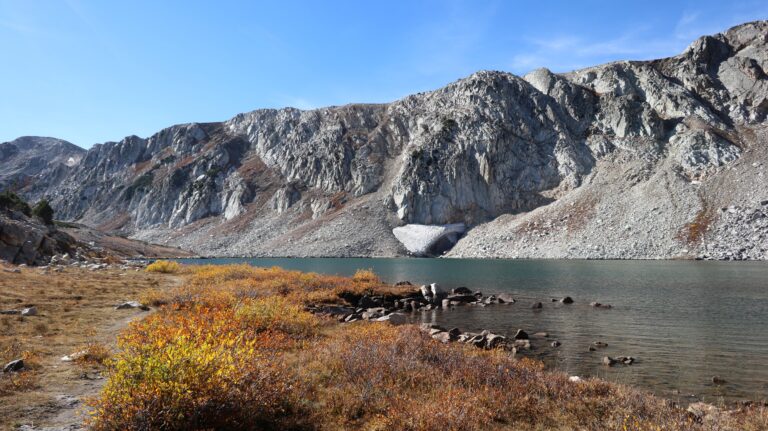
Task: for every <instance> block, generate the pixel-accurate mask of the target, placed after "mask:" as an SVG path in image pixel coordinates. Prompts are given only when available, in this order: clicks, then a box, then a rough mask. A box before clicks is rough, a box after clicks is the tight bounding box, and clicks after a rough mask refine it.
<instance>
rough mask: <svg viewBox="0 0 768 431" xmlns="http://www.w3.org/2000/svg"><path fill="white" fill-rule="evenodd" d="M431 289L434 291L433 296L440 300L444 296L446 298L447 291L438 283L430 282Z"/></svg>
mask: <svg viewBox="0 0 768 431" xmlns="http://www.w3.org/2000/svg"><path fill="white" fill-rule="evenodd" d="M429 290H430V292H431V293H432V297H433V298H435V300H440V299H442V298H445V296H446V295H445V291H444V290H443V289H442V288H441V287H440V285H439V284H437V283H432V284H430V285H429Z"/></svg>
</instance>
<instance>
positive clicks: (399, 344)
mask: <svg viewBox="0 0 768 431" xmlns="http://www.w3.org/2000/svg"><path fill="white" fill-rule="evenodd" d="M2 275H3V278H2V283H1V284H0V287H1V288H2V292H3V295H2V296H0V297H2V298H3V299H2V303H1V304H0V309H6V308H9V307H10V308H12V307H18V306H19V305H18V304H21V305H25V306H26V305H36V306H37V307H38V309H39V311H40V313H39V316H41V318H42V317H44V318H45V319H47V320H46V321H45V322H42V323H45V324H47V325H48V331H50V334H49V333H48V332H44V333H42V334H38V333H36V332H35V331H41V330H42V329H41V328H42V327H41V326H38V325H36V323H40V322H34V321H33V319H34V318H33V317H29V318H25V320H23V321H22V320H19V321H18V322H19V323H17V321H16V320H14V319H16V318H15V317H14V318H12V319H8V324H5V326H4V329H3V331H4V332H3V333H2V338H0V341H2V342H3V343H4V344H3V346H2V347H3V352H4V355H3V357H2V359H3V360H5V361H6V362H7V361H10V360H12V359H15V357H11V356H13V355H12V354H11V352H13V353H14V354H16V353H18V354H22V353H23V352H25V351H29V352H35V353H36V355H37V356H38V357H40V358H41V359H38V360H37V361H36V362H35V361H30V362H29V363H30V364H33V366H31V367H30V368H31V369H30V370H28V371H26V372H25V373H29V377H30V378H35V379H37V381H38V382H44V384H42V383H37V384H30V385H28V386H23V387H18V388H17V389H18V390H17V391H15V392H9V393H8V394H3V395H2V396H0V408H1V409H2V413H6V414H7V415H9V416H6V417H10V418H15V419H13V422H12V424H15V425H24V424H30V423H34V424H35V426H41V425H43V426H46V425H47V424H51V425H54V426H61V425H63V424H62V422H61V418H62V409H61V408H59V407H56V403H59V404H60V403H61V402H62V401H61V398H59V399H57V398H56V397H57V396H59V395H67V393H66V392H67V391H73V389H72V388H73V387H74V386H77V385H74V386H73V385H71V384H69V383H65V382H66V381H67V378H69V379H74V380H76V379H77V378H80V377H82V376H86V378H87V379H88V380H85V378H83V380H84V381H87V382H89V385H88V388H89V389H88V390H87V391H85V392H80V393H74V394H70V395H72V396H75V397H78V398H86V397H88V396H96V395H97V394H98V391H99V389H101V388H102V385H103V384H106V386H105V387H104V388H103V390H102V392H101V395H100V398H98V399H96V400H94V401H93V402H92V404H91V406H92V408H94V409H95V410H94V411H96V412H98V413H97V415H96V416H95V418H94V422H93V423H92V426H93V427H94V428H96V429H114V428H123V429H131V428H141V427H142V426H150V427H153V426H158V425H164V426H168V427H172V428H179V427H181V428H183V427H188V426H206V425H207V426H213V427H230V428H235V429H237V428H238V424H239V425H240V427H243V424H244V423H246V421H251V422H250V423H261V424H264V426H265V427H266V426H267V425H269V426H273V427H278V428H280V427H294V428H306V429H312V428H320V429H360V428H365V429H380V428H386V429H425V430H426V429H488V428H492V429H505V428H512V429H597V428H609V429H620V428H622V427H627V429H649V428H652V427H655V426H661V427H664V428H665V429H711V428H714V427H719V428H718V429H747V430H749V429H755V430H756V429H763V428H764V427H766V425H768V412H766V409H765V408H764V407H758V406H757V405H751V406H742V407H739V408H734V407H728V408H723V409H718V408H713V409H711V410H709V407H706V406H695V408H694V410H695V411H694V412H693V413H691V412H687V411H686V409H687V408H688V406H686V405H676V404H675V403H672V402H669V401H667V400H664V399H661V398H657V397H654V396H652V395H649V394H647V393H645V392H642V391H638V390H634V389H632V388H629V387H626V386H622V385H616V384H612V383H607V382H604V381H601V380H599V379H579V380H578V381H573V380H574V379H569V376H568V375H566V374H563V373H560V372H552V371H547V370H544V369H543V366H542V365H541V364H540V363H538V362H537V361H532V360H528V359H515V358H513V357H511V356H510V354H509V351H505V350H502V349H490V350H485V349H477V348H475V347H471V346H467V345H461V344H457V343H450V344H444V343H440V342H439V341H436V340H433V339H432V338H430V337H429V336H428V335H426V334H424V333H423V332H421V331H419V329H418V328H417V327H415V326H413V325H402V326H393V325H391V324H389V323H386V322H368V321H360V322H353V323H344V324H341V323H339V322H338V321H337V319H332V318H328V317H323V316H319V315H317V314H312V313H309V312H307V311H306V310H307V306H308V305H311V304H314V305H316V304H325V305H327V306H338V307H349V306H354V305H357V301H359V299H360V298H361V297H362V296H363V295H367V296H369V297H371V296H387V295H389V296H390V297H393V296H397V295H401V296H402V295H406V294H408V293H409V292H412V291H413V287H408V286H392V285H387V284H384V283H382V282H381V281H379V279H378V277H376V275H375V274H372V273H369V272H361V273H360V274H357V275H355V276H354V277H338V276H323V275H318V274H307V273H301V272H297V271H283V270H277V269H270V270H265V269H256V268H252V267H248V266H245V265H235V266H202V267H185V268H183V269H181V271H180V273H177V274H158V273H146V272H144V271H140V272H137V271H124V270H121V269H108V270H103V271H87V270H82V269H71V270H70V269H67V270H65V272H63V273H49V274H40V270H36V269H31V268H26V269H23V270H22V271H21V273H19V274H15V273H6V272H4V273H2ZM77 297H80V298H81V299H79V300H78V299H75V298H77ZM129 300H141V301H142V302H144V303H145V304H146V305H150V306H151V308H152V311H151V312H149V313H147V312H143V311H139V310H137V309H127V310H115V309H114V306H115V305H117V303H119V302H120V301H129ZM19 301H20V302H19ZM70 303H71V304H70ZM64 304H68V305H64ZM58 307H62V308H61V309H59V308H58ZM63 307H67V308H68V310H67V311H64V310H65V308H63ZM59 317H61V320H57V319H59ZM65 317H66V320H65V319H64V318H65ZM136 317H141V318H142V319H141V320H137V321H136V323H134V324H131V325H130V326H128V329H124V328H125V327H126V325H127V324H128V322H129V321H130V320H132V319H134V318H136ZM84 327H87V328H88V330H84V329H83V328H84ZM51 328H52V329H51ZM121 331H122V339H121V344H120V346H119V349H118V348H116V345H115V336H116V334H117V333H118V332H121ZM214 334H215V336H213V335H214ZM179 340H184V343H181V342H180V341H179ZM93 342H98V343H100V344H102V345H103V346H104V347H105V349H106V350H107V351H108V354H109V355H112V357H113V359H114V362H112V365H110V366H109V367H108V368H105V367H104V366H103V365H100V364H99V361H94V362H88V361H80V362H79V363H81V364H83V365H77V364H69V363H62V362H61V361H60V356H61V355H69V354H71V353H77V352H78V351H79V350H78V349H80V348H81V347H82V346H84V345H87V344H89V343H93ZM14 349H15V350H14ZM171 352H174V353H175V354H176V355H177V356H173V355H170V353H171ZM9 355H10V356H9ZM158 358H163V360H158V361H155V360H157V359H158ZM174 358H175V359H174ZM185 358H187V359H188V358H196V361H193V362H194V363H192V364H190V363H189V362H188V360H187V359H185ZM101 362H103V361H101ZM4 363H5V362H4ZM133 367H139V368H140V369H142V370H147V369H153V368H152V367H156V369H157V370H165V371H164V373H165V374H163V376H164V380H163V381H168V379H167V377H168V374H167V372H169V370H170V372H172V373H171V377H172V378H171V379H170V382H171V383H174V384H176V385H181V386H182V387H186V388H188V389H189V388H194V390H193V391H192V392H191V395H190V394H189V393H186V392H184V393H177V392H174V390H172V389H170V388H169V387H168V386H163V385H160V384H159V383H160V381H159V380H153V375H152V373H144V374H142V375H143V377H142V378H137V377H136V376H137V374H135V373H132V372H131V370H132V369H135V368H133ZM83 369H85V371H82V370H83ZM57 374H61V376H63V377H59V380H56V379H52V378H51V376H54V375H57ZM89 376H90V377H89ZM104 376H106V377H107V378H106V379H103V378H101V377H104ZM3 378H5V379H7V378H8V376H3ZM217 379H218V380H217ZM81 386H82V385H81ZM256 389H258V390H256ZM57 391H58V392H62V393H61V394H58V393H54V392H57ZM264 394H269V396H265V395H264ZM118 399H119V400H120V402H118V403H116V402H115V401H116V400H118ZM158 402H159V403H160V404H161V405H164V406H169V405H172V406H175V413H184V414H181V415H175V416H173V417H166V416H163V413H162V412H152V411H151V406H154V405H157V403H158ZM246 402H248V403H250V404H249V405H248V406H253V405H258V406H259V407H260V408H259V409H253V408H245V407H246V406H245V405H244V404H245V403H246ZM211 403H213V405H216V403H220V405H221V406H224V405H226V406H228V407H227V409H225V411H224V413H221V410H216V409H210V408H209V407H211ZM22 405H23V406H24V407H25V408H24V409H21V408H19V407H21V406H22ZM30 405H31V406H34V405H38V406H40V407H38V408H35V407H32V408H26V407H29V406H30ZM115 406H122V407H121V408H119V409H118V408H116V407H115ZM134 408H135V409H134ZM46 409H47V410H46ZM696 409H699V410H696ZM70 410H72V411H74V410H77V409H70ZM137 412H141V414H138V413H137ZM216 412H219V413H216ZM148 413H153V414H149V415H148ZM254 414H255V415H257V416H253V415H254ZM222 415H223V416H222ZM69 418H70V419H72V420H74V419H76V415H75V414H74V413H72V415H71V416H70V417H69ZM147 420H149V421H158V422H150V423H148V422H146V421H147ZM142 421H145V422H142ZM162 421H165V422H162ZM253 421H256V422H253ZM9 429H10V428H9ZM30 429H34V428H30Z"/></svg>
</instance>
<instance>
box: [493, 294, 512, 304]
mask: <svg viewBox="0 0 768 431" xmlns="http://www.w3.org/2000/svg"><path fill="white" fill-rule="evenodd" d="M496 299H498V301H499V303H501V304H514V303H515V298H513V297H512V295H511V294H509V293H500V294H499V295H498V296H497V297H496Z"/></svg>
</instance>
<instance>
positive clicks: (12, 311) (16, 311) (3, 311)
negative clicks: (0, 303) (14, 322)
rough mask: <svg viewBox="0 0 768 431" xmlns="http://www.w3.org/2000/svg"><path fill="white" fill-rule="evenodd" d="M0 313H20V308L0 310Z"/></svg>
mask: <svg viewBox="0 0 768 431" xmlns="http://www.w3.org/2000/svg"><path fill="white" fill-rule="evenodd" d="M0 314H5V315H15V314H21V310H0Z"/></svg>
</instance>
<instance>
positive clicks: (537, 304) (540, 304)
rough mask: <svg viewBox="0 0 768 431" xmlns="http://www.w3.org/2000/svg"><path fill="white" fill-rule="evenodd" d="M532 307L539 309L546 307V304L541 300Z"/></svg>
mask: <svg viewBox="0 0 768 431" xmlns="http://www.w3.org/2000/svg"><path fill="white" fill-rule="evenodd" d="M531 308H532V309H534V310H538V309H541V308H544V304H542V303H541V302H534V303H533V305H531Z"/></svg>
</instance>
